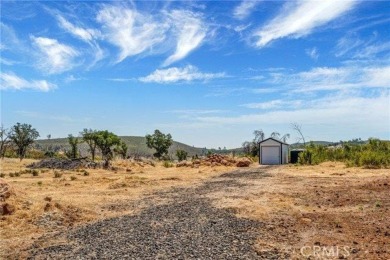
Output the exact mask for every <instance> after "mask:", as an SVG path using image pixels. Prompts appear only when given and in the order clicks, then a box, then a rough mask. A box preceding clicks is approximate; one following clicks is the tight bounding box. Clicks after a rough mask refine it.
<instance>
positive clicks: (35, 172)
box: [31, 170, 39, 176]
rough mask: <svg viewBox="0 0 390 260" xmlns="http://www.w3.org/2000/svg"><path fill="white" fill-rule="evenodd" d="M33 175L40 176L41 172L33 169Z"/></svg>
mask: <svg viewBox="0 0 390 260" xmlns="http://www.w3.org/2000/svg"><path fill="white" fill-rule="evenodd" d="M31 174H32V176H38V175H39V172H38V171H37V170H33V171H32V172H31Z"/></svg>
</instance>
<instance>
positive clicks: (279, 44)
mask: <svg viewBox="0 0 390 260" xmlns="http://www.w3.org/2000/svg"><path fill="white" fill-rule="evenodd" d="M389 14H390V2H389V1H354V0H343V1H334V0H328V1H285V2H284V1H202V2H200V1H183V2H179V1H157V2H153V1H142V2H141V1H139V2H137V1H134V2H132V1H128V2H120V1H115V2H89V1H81V2H75V1H74V2H65V1H64V2H62V1H60V2H49V1H44V2H29V1H2V3H1V45H0V48H1V60H0V62H1V74H0V87H1V122H2V124H3V125H4V126H5V127H10V126H12V125H13V124H15V123H16V122H22V123H30V124H32V125H33V126H34V127H35V128H36V129H37V130H38V131H39V132H40V134H41V137H45V136H46V135H48V134H51V135H52V137H65V136H67V135H68V134H70V133H72V134H77V133H78V132H79V131H81V130H82V129H83V128H93V129H108V130H110V131H113V132H114V133H116V134H118V135H138V136H144V135H145V134H147V133H151V132H152V131H153V130H154V129H160V130H161V131H163V132H169V133H171V134H172V136H173V138H174V139H175V140H178V141H181V142H184V143H187V144H189V145H194V146H198V147H208V148H210V147H224V146H226V147H228V148H233V147H239V146H241V143H242V142H243V141H245V140H250V139H252V132H253V130H255V129H262V130H263V131H264V132H265V133H266V135H269V134H270V133H271V132H274V131H277V132H280V133H281V134H284V133H290V134H291V138H290V140H289V141H288V142H290V143H292V142H295V141H296V140H297V134H296V133H294V131H293V130H292V129H291V123H293V122H297V123H298V124H300V125H302V129H303V133H304V135H305V136H306V138H307V139H309V140H310V139H311V140H328V141H338V140H346V139H352V138H357V137H361V138H364V139H366V138H369V137H378V138H382V139H390V16H389Z"/></svg>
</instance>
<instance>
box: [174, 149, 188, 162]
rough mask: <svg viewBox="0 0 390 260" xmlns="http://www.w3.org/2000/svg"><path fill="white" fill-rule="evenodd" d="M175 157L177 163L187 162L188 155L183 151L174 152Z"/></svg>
mask: <svg viewBox="0 0 390 260" xmlns="http://www.w3.org/2000/svg"><path fill="white" fill-rule="evenodd" d="M176 156H177V159H178V160H179V162H181V161H184V160H187V156H188V153H187V152H186V151H184V150H181V149H179V150H176Z"/></svg>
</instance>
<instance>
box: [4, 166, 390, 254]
mask: <svg viewBox="0 0 390 260" xmlns="http://www.w3.org/2000/svg"><path fill="white" fill-rule="evenodd" d="M31 162H33V160H23V161H22V162H19V160H16V159H5V160H4V161H1V172H2V173H5V174H6V177H5V178H4V180H5V181H6V182H8V183H9V184H10V185H11V186H12V189H13V192H14V195H13V196H12V197H11V198H9V199H8V200H7V202H8V203H10V204H12V205H14V206H15V207H16V210H15V212H14V214H12V215H9V216H3V217H2V219H1V221H0V230H1V234H0V236H1V243H2V244H1V247H0V250H1V251H0V256H1V255H6V254H8V253H9V252H11V251H18V250H20V249H22V248H25V247H27V246H28V245H30V244H31V243H32V242H33V241H36V240H37V238H39V237H40V236H41V235H42V234H44V233H48V232H56V231H59V230H61V229H65V228H67V227H69V226H73V225H79V224H82V223H85V222H88V221H94V220H98V219H103V218H109V217H113V216H118V215H123V214H135V213H137V211H139V210H141V209H142V204H140V205H139V207H137V208H133V207H129V206H127V205H129V203H128V202H130V201H135V200H137V199H141V198H149V196H150V195H151V194H152V193H153V192H154V191H157V190H167V189H169V188H171V187H174V186H176V187H177V186H190V185H197V184H200V183H201V182H202V181H204V180H207V179H209V178H211V177H214V176H219V175H221V173H222V172H227V171H230V170H233V169H236V168H235V167H225V166H218V167H208V166H201V167H200V168H176V167H172V168H165V167H164V166H163V165H162V163H158V164H157V165H156V166H155V167H154V166H152V165H149V164H145V163H136V162H130V161H124V160H118V161H115V162H114V166H116V167H117V170H116V171H106V170H102V169H97V170H87V171H88V172H89V176H84V174H83V172H78V171H59V172H60V173H62V176H61V177H60V178H53V176H54V171H53V170H48V171H46V172H44V173H41V172H39V175H38V176H32V174H22V175H21V176H19V177H9V176H8V174H9V173H10V172H15V171H22V170H24V169H25V166H26V165H27V164H29V163H31ZM252 167H259V166H257V165H256V164H254V165H253V166H252ZM260 167H262V166H260ZM57 171H58V170H57ZM264 171H265V172H266V173H267V174H268V175H269V177H264V178H239V179H237V180H238V181H239V182H243V183H247V184H249V185H247V186H245V188H236V189H229V190H227V191H220V192H215V193H211V194H210V195H208V196H210V197H211V198H213V199H214V200H213V201H214V204H215V206H217V207H222V208H231V209H234V211H235V212H236V214H237V215H238V216H240V217H244V218H251V219H256V220H259V221H261V222H263V223H264V224H265V227H264V230H262V233H261V234H259V239H258V241H257V248H258V250H259V251H262V250H270V249H272V248H279V249H280V248H291V247H292V248H298V249H299V248H300V247H302V246H303V245H311V246H312V245H313V244H314V243H317V244H318V243H320V244H321V245H333V244H340V245H348V246H351V248H353V247H357V248H359V250H366V251H367V252H368V253H367V254H368V255H366V256H370V257H368V258H375V257H378V258H383V259H386V258H387V257H390V253H388V252H390V249H389V250H388V251H384V250H383V248H384V247H385V246H386V245H387V246H388V245H389V244H390V236H388V235H386V234H389V233H390V230H389V227H390V219H389V218H388V216H389V213H390V202H389V194H390V171H389V170H388V169H387V170H386V169H382V170H369V169H361V168H347V167H345V166H344V164H342V163H330V162H329V163H323V164H321V165H317V166H294V165H284V166H278V167H270V168H268V167H264ZM72 176H73V178H72ZM75 178H76V179H75ZM72 179H73V180H72ZM151 199H153V200H155V201H156V203H165V202H164V201H161V200H160V199H159V198H156V197H152V198H151ZM340 227H341V228H340ZM378 230H379V231H378ZM386 230H387V232H388V233H385V232H386ZM372 241H375V242H372ZM368 246H369V247H368ZM6 250H7V251H6ZM289 250H290V249H289ZM381 250H382V251H381ZM290 251H291V250H290ZM289 253H291V252H289ZM358 253H359V257H361V256H362V255H363V256H365V255H364V254H366V252H363V253H362V252H361V251H359V252H358ZM360 253H361V254H360ZM298 257H299V255H298ZM0 258H1V257H0ZM368 258H367V259H368Z"/></svg>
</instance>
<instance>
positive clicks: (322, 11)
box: [254, 0, 358, 47]
mask: <svg viewBox="0 0 390 260" xmlns="http://www.w3.org/2000/svg"><path fill="white" fill-rule="evenodd" d="M357 3H358V1H356V0H343V1H339V0H328V1H304V0H300V1H298V2H297V3H291V2H289V3H287V4H286V5H285V7H284V8H282V12H281V13H280V14H279V15H277V16H276V17H275V18H274V19H272V20H271V21H270V22H268V23H267V24H266V25H264V26H263V27H261V28H260V29H258V30H256V31H255V32H254V37H255V38H257V41H256V43H255V45H256V46H257V47H264V46H266V45H267V44H269V43H270V42H271V41H274V40H277V39H280V38H284V37H292V38H300V37H302V36H305V35H307V34H309V33H311V32H312V31H313V30H314V29H315V28H317V27H319V26H322V25H324V24H326V23H328V22H330V21H332V20H334V19H336V18H337V17H339V16H341V15H342V14H344V13H346V12H347V11H349V10H351V9H352V8H353V7H354V6H355V5H356V4H357Z"/></svg>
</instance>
